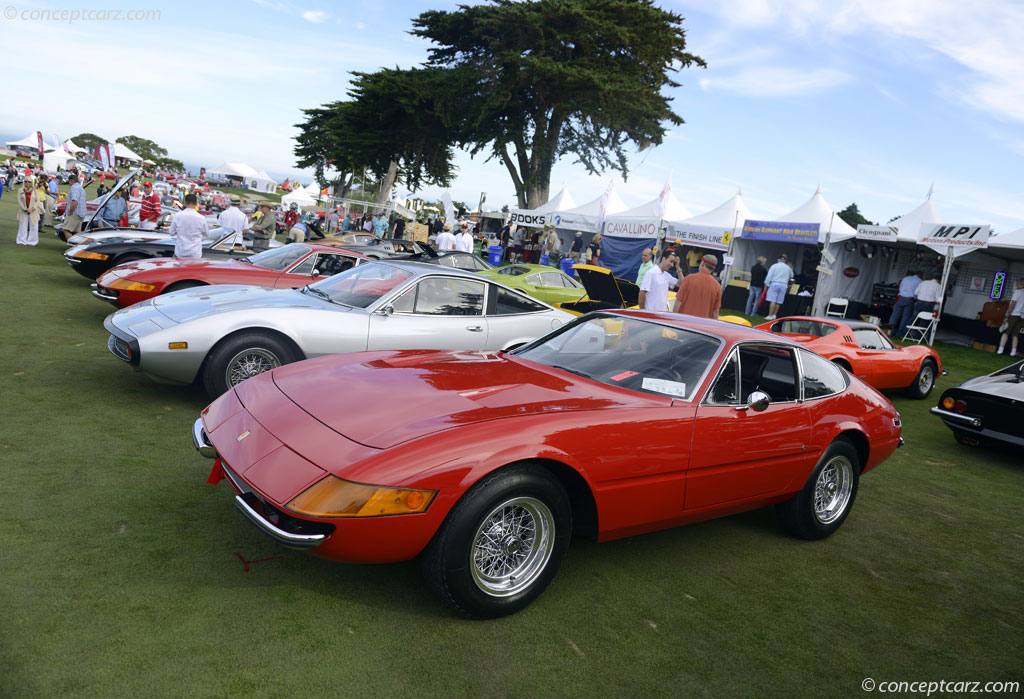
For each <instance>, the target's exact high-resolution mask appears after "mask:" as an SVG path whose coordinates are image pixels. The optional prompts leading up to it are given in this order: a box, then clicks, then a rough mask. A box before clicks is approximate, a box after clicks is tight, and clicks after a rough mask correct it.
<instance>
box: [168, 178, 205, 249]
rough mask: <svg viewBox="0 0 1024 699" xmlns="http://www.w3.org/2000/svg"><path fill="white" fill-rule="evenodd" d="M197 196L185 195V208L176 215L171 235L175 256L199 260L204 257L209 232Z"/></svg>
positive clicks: (173, 219)
mask: <svg viewBox="0 0 1024 699" xmlns="http://www.w3.org/2000/svg"><path fill="white" fill-rule="evenodd" d="M198 206H199V202H198V200H197V199H196V195H195V194H186V195H185V208H184V209H182V210H181V211H179V212H178V213H176V214H174V218H172V219H171V229H170V231H169V233H170V234H171V237H172V238H174V256H175V257H192V258H199V257H202V256H203V238H205V237H206V234H207V233H208V232H209V228H208V227H207V225H206V219H205V218H204V217H203V215H202V214H201V213H199V211H197V208H198Z"/></svg>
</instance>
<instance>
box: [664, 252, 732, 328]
mask: <svg viewBox="0 0 1024 699" xmlns="http://www.w3.org/2000/svg"><path fill="white" fill-rule="evenodd" d="M716 266H718V258H717V257H715V256H714V255H711V254H708V255H704V256H702V257H701V258H700V264H699V265H698V267H697V273H696V274H687V275H686V276H685V277H684V278H683V280H682V281H681V282H679V291H677V292H676V305H675V308H673V309H672V310H674V311H675V312H676V313H683V314H685V315H688V316H697V317H698V318H712V319H717V318H718V309H720V308H721V307H722V285H721V284H719V283H718V280H717V279H715V278H714V277H713V276H711V273H712V272H713V271H714V270H715V267H716Z"/></svg>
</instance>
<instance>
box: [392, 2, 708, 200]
mask: <svg viewBox="0 0 1024 699" xmlns="http://www.w3.org/2000/svg"><path fill="white" fill-rule="evenodd" d="M682 21H683V18H682V17H681V16H679V15H677V14H675V13H673V12H668V11H665V10H662V9H660V8H658V7H655V6H654V4H653V3H652V1H651V0H529V1H527V2H514V1H513V0H491V2H490V3H489V4H484V5H477V6H472V7H470V6H466V5H460V6H459V9H458V10H455V11H452V12H448V11H440V10H433V11H429V12H424V13H422V14H421V15H419V17H417V18H415V19H413V25H414V27H415V29H414V30H413V32H412V33H413V34H415V35H417V36H421V37H424V38H427V39H430V40H431V41H433V42H434V44H435V46H434V47H433V48H431V49H430V55H429V59H428V63H427V64H428V66H431V67H434V68H439V69H443V70H445V71H446V72H445V75H446V76H447V77H448V78H449V85H450V86H452V87H457V88H459V89H460V93H459V96H458V99H457V100H456V101H455V103H454V106H455V107H456V111H455V114H454V115H455V116H456V117H457V120H456V121H455V122H454V124H453V125H454V126H455V127H457V136H458V142H459V143H460V145H464V146H467V147H468V148H469V149H470V152H471V153H474V154H476V153H479V152H483V151H487V152H489V153H490V155H491V156H492V157H497V158H499V159H500V160H501V161H502V163H504V165H505V167H506V168H507V169H508V171H509V174H510V175H511V177H512V180H513V183H514V184H515V188H516V193H517V197H518V200H519V205H520V206H524V207H536V206H539V205H540V204H542V203H543V202H544V201H546V200H547V198H548V188H549V183H550V178H551V167H552V166H553V164H554V163H555V161H556V160H557V159H558V158H559V157H561V156H564V155H572V156H574V157H575V158H576V162H578V163H580V164H582V165H583V166H584V167H585V168H586V169H587V170H588V171H589V172H591V173H600V172H603V171H604V170H606V169H608V168H614V169H616V170H619V171H620V172H622V174H623V176H624V177H625V176H628V167H627V161H626V150H625V149H626V146H627V144H629V143H633V144H635V145H636V146H638V147H639V148H641V149H642V148H646V147H649V146H652V145H657V144H660V143H661V142H662V139H663V138H664V135H665V132H666V124H672V125H677V126H678V125H680V124H682V123H683V119H682V118H681V117H680V116H679V115H678V114H676V113H675V112H674V111H673V110H672V108H671V102H672V98H671V97H668V96H666V95H664V94H662V89H663V88H665V87H669V88H674V87H679V83H678V82H676V81H675V80H674V79H673V77H672V75H673V74H675V73H676V72H678V71H679V70H681V69H682V68H686V67H689V66H692V65H694V64H696V65H699V66H705V65H706V64H705V62H704V60H703V59H701V58H700V57H698V56H695V55H693V54H691V53H688V52H687V51H686V50H685V49H686V38H685V33H684V31H683V28H682ZM449 91H451V87H450V88H449Z"/></svg>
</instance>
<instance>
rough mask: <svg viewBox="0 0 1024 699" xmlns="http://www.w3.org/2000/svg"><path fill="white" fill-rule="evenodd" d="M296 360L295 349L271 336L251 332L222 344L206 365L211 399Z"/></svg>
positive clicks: (212, 352)
mask: <svg viewBox="0 0 1024 699" xmlns="http://www.w3.org/2000/svg"><path fill="white" fill-rule="evenodd" d="M295 360H296V357H294V356H292V352H291V350H290V349H289V348H288V347H287V346H285V344H284V343H282V342H281V341H280V340H278V339H276V338H274V337H271V336H269V335H266V334H263V333H258V332H249V333H243V334H241V335H234V336H233V337H230V338H228V339H226V340H223V341H221V342H220V344H218V345H217V346H216V347H214V348H213V350H212V351H211V352H210V354H209V355H208V356H207V358H206V362H205V364H204V365H203V372H202V373H203V387H204V388H205V389H206V392H207V393H208V394H209V395H210V397H211V398H216V397H217V396H219V395H221V394H222V393H224V392H225V391H227V390H228V389H229V388H232V387H233V386H235V385H236V384H239V383H241V382H242V381H244V380H245V379H247V378H250V377H252V376H256V375H257V374H262V373H263V372H265V371H270V370H271V369H275V368H277V367H279V366H281V365H282V364H288V363H290V362H293V361H295Z"/></svg>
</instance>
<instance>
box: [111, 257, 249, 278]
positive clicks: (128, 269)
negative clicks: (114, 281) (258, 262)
mask: <svg viewBox="0 0 1024 699" xmlns="http://www.w3.org/2000/svg"><path fill="white" fill-rule="evenodd" d="M254 267H255V265H251V264H249V263H247V262H241V261H239V260H203V259H194V258H185V257H162V258H158V259H151V260H138V261H135V262H126V263H124V264H121V265H118V266H117V267H114V268H113V269H112V270H111V271H112V272H115V273H116V274H117V276H119V277H128V276H131V275H133V274H139V273H142V272H152V271H154V270H164V271H166V270H169V269H189V270H193V271H195V272H204V271H207V270H211V269H230V270H240V269H253V268H254ZM257 269H262V268H257Z"/></svg>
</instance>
